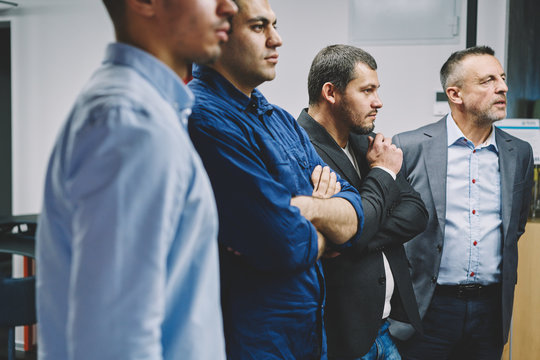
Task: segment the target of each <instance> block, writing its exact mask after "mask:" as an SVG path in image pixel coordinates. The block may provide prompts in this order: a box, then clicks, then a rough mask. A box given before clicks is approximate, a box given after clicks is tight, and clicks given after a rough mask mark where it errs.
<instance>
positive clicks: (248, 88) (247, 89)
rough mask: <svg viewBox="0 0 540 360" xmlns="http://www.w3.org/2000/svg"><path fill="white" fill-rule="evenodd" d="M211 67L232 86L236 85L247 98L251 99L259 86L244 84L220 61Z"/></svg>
mask: <svg viewBox="0 0 540 360" xmlns="http://www.w3.org/2000/svg"><path fill="white" fill-rule="evenodd" d="M209 66H210V67H211V68H212V69H214V70H216V71H217V72H218V73H220V74H221V76H223V77H224V78H225V79H227V80H228V81H229V82H230V83H231V84H233V85H234V87H235V88H237V89H238V90H239V91H240V92H241V93H242V94H244V95H246V96H247V97H251V93H252V92H253V90H255V88H256V87H257V86H258V85H255V86H252V85H247V84H245V83H244V82H242V81H239V80H238V77H237V76H234V75H233V73H232V72H231V71H229V70H228V69H227V67H225V66H223V65H222V64H221V63H220V62H219V61H218V62H216V63H214V64H213V65H209Z"/></svg>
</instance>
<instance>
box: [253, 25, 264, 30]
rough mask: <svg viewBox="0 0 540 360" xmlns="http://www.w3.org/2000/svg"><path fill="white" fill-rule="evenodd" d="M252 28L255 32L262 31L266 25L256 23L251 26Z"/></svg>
mask: <svg viewBox="0 0 540 360" xmlns="http://www.w3.org/2000/svg"><path fill="white" fill-rule="evenodd" d="M251 29H252V30H253V31H255V32H262V31H263V30H264V25H263V24H255V25H253V26H251Z"/></svg>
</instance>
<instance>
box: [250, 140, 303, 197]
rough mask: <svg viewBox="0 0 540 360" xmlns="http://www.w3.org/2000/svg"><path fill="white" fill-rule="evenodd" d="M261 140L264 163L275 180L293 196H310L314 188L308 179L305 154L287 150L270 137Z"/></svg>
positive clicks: (260, 145) (295, 150) (291, 149)
mask: <svg viewBox="0 0 540 360" xmlns="http://www.w3.org/2000/svg"><path fill="white" fill-rule="evenodd" d="M260 140H261V142H260V143H259V148H260V152H261V158H262V161H263V162H264V164H265V165H266V168H267V169H268V172H269V173H270V175H271V176H272V177H273V178H274V180H276V181H277V182H278V183H280V184H281V185H283V186H285V187H286V188H287V190H289V192H290V193H291V195H292V196H295V195H300V194H301V195H310V194H311V192H312V191H313V188H312V186H311V183H310V180H309V176H308V177H307V178H306V173H307V172H308V171H309V161H308V159H307V156H306V154H305V152H303V151H299V149H296V148H293V147H291V148H286V147H285V146H284V145H282V144H280V143H278V142H277V141H275V140H274V139H272V138H270V137H266V136H265V137H262V138H261V139H260ZM306 187H307V189H309V191H308V192H306V191H307V190H306Z"/></svg>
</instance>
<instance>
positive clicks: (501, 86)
mask: <svg viewBox="0 0 540 360" xmlns="http://www.w3.org/2000/svg"><path fill="white" fill-rule="evenodd" d="M495 91H496V92H497V93H504V94H506V93H507V92H508V85H507V84H506V80H505V79H503V78H499V81H498V82H497V88H496V89H495Z"/></svg>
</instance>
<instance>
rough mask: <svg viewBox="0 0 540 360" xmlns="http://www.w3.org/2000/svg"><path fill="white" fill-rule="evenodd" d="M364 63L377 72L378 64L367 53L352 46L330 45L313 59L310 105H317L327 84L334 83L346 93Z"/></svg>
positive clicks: (309, 77) (309, 87) (310, 70)
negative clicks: (357, 67) (358, 66)
mask: <svg viewBox="0 0 540 360" xmlns="http://www.w3.org/2000/svg"><path fill="white" fill-rule="evenodd" d="M358 63H364V64H366V65H367V66H369V67H370V68H371V69H372V70H377V62H376V61H375V59H374V58H373V56H371V55H370V54H369V53H367V52H366V51H364V50H362V49H360V48H357V47H355V46H350V45H330V46H327V47H325V48H324V49H322V50H321V51H319V53H318V54H317V55H316V56H315V58H314V59H313V62H312V63H311V68H310V69H309V75H308V95H309V105H314V104H316V103H317V102H318V101H319V99H320V97H321V90H322V87H323V85H324V84H325V83H327V82H329V83H332V84H333V85H334V86H335V87H336V88H337V89H338V90H339V91H345V88H346V87H347V84H348V83H349V82H350V81H351V80H353V79H354V77H355V70H356V65H357V64H358Z"/></svg>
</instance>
